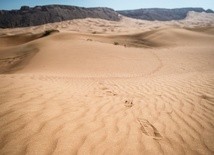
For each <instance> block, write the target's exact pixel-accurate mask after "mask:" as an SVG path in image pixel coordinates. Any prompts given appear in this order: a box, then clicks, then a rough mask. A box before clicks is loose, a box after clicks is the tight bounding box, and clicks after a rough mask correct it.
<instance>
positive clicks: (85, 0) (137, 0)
mask: <svg viewBox="0 0 214 155" xmlns="http://www.w3.org/2000/svg"><path fill="white" fill-rule="evenodd" d="M47 4H64V5H75V6H82V7H110V8H113V9H115V10H128V9H139V8H181V7H203V8H204V9H213V10H214V0H0V10H11V9H19V8H20V7H21V6H23V5H27V6H31V7H33V6H36V5H47Z"/></svg>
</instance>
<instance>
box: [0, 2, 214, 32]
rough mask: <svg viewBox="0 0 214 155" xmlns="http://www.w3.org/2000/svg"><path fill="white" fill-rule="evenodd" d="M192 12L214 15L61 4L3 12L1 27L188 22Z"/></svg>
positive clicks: (180, 11) (179, 10)
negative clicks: (127, 20) (131, 20)
mask: <svg viewBox="0 0 214 155" xmlns="http://www.w3.org/2000/svg"><path fill="white" fill-rule="evenodd" d="M190 11H195V12H206V13H214V12H213V10H210V9H208V10H204V9H203V8H176V9H164V8H148V9H136V10H119V11H115V10H113V9H111V8H107V7H93V8H85V7H78V6H69V5H57V4H54V5H44V6H35V7H29V6H22V7H21V8H20V9H19V10H0V28H16V27H28V26H37V25H43V24H47V23H55V22H61V21H66V20H73V19H84V18H100V19H105V20H110V21H119V20H120V19H121V17H120V14H121V15H123V16H127V17H130V18H135V19H142V20H149V21H154V20H157V21H170V20H181V19H185V18H186V17H187V14H188V12H190Z"/></svg>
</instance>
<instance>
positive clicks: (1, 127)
mask: <svg viewBox="0 0 214 155" xmlns="http://www.w3.org/2000/svg"><path fill="white" fill-rule="evenodd" d="M193 17H194V18H193ZM200 17H201V18H200ZM205 17H206V18H205ZM191 19H192V20H191ZM194 19H195V20H194ZM201 19H203V20H201ZM205 19H206V20H205ZM210 19H211V20H210ZM212 19H213V15H212V16H211V15H210V14H209V15H208V14H205V13H202V14H197V13H191V14H190V16H188V17H187V19H185V20H182V21H172V22H157V21H154V22H148V21H140V20H134V19H129V18H125V17H123V19H122V20H121V21H120V22H110V21H105V20H100V19H84V20H73V21H66V22H61V23H54V24H46V25H42V26H37V27H29V28H17V29H4V30H3V29H2V30H0V154H6V155H13V154H20V155H23V154H29V155H34V154H38V155H46V154H63V155H66V154H69V155H70V154H79V155H83V154H84V155H86V154H97V155H101V154H108V155H118V154H123V155H124V154H127V155H132V154H134V155H138V154H139V155H140V154H151V155H153V154H168V155H171V154H178V155H183V154H192V155H196V154H203V155H204V154H206V155H212V154H214V145H213V144H214V132H213V131H214V61H213V60H214V46H213V42H214V23H212V22H213V21H214V20H212ZM74 23H76V25H75V24H74ZM48 29H57V30H59V32H56V31H54V32H53V33H48V34H47V33H46V32H45V31H46V30H48ZM49 32H51V31H49ZM115 44H118V45H115Z"/></svg>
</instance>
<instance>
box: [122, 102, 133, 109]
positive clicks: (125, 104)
mask: <svg viewBox="0 0 214 155" xmlns="http://www.w3.org/2000/svg"><path fill="white" fill-rule="evenodd" d="M124 106H126V107H129V108H130V107H132V106H133V102H132V100H126V101H125V103H124Z"/></svg>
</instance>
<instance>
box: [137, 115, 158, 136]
mask: <svg viewBox="0 0 214 155" xmlns="http://www.w3.org/2000/svg"><path fill="white" fill-rule="evenodd" d="M138 121H139V123H140V125H141V131H142V132H143V133H144V134H145V135H147V136H150V137H152V138H153V139H157V140H159V139H161V138H162V136H161V134H160V133H159V131H158V130H157V129H156V128H155V127H154V126H153V125H152V124H151V123H150V122H149V121H148V120H146V119H140V118H138Z"/></svg>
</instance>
